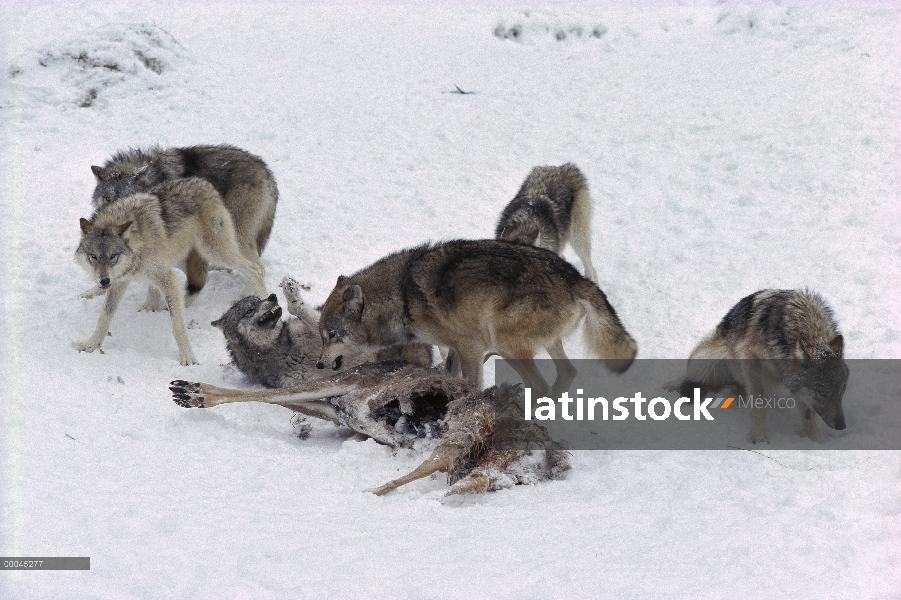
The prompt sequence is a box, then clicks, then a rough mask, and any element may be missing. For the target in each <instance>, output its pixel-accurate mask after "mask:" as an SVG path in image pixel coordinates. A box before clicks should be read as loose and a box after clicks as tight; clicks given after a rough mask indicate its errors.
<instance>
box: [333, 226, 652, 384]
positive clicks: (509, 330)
mask: <svg viewBox="0 0 901 600" xmlns="http://www.w3.org/2000/svg"><path fill="white" fill-rule="evenodd" d="M583 317H584V319H585V333H586V342H587V345H588V348H589V351H590V352H591V353H592V355H594V356H595V357H597V358H601V359H603V360H604V362H605V363H606V364H607V366H608V367H610V368H611V369H612V370H614V371H620V372H621V371H624V370H625V369H627V368H628V367H629V365H630V364H631V363H632V360H633V359H634V357H635V353H636V344H635V340H633V339H632V337H631V336H630V335H629V333H628V332H627V331H626V330H625V329H624V328H623V326H622V323H621V322H620V320H619V317H618V316H617V314H616V311H615V310H614V309H613V307H612V306H611V305H610V303H609V302H608V301H607V297H606V296H605V295H604V293H603V292H602V291H601V290H600V289H598V287H597V285H596V284H594V283H593V282H591V281H589V280H588V279H586V278H584V277H582V276H581V275H580V274H579V272H578V271H576V269H575V267H573V266H572V265H571V264H569V263H568V262H566V261H565V260H563V259H562V258H560V257H559V256H558V255H556V254H554V253H553V252H549V251H547V250H545V249H543V248H536V247H534V246H527V245H525V244H519V243H513V242H506V241H498V240H478V241H467V240H457V241H452V242H446V243H443V244H437V245H429V244H426V245H423V246H419V247H416V248H412V249H408V250H403V251H400V252H397V253H395V254H391V255H389V256H387V257H385V258H383V259H381V260H379V261H377V262H376V263H374V264H373V265H371V266H369V267H367V268H365V269H363V270H361V271H359V272H358V273H356V274H355V275H353V276H351V277H344V276H341V277H339V278H338V282H337V284H336V286H335V289H334V290H333V291H332V293H331V295H329V297H328V299H327V300H326V301H325V304H324V305H323V307H322V316H321V318H320V320H319V332H320V334H321V335H322V342H323V346H322V354H321V356H320V359H319V362H318V363H317V365H316V366H317V367H319V368H325V367H326V366H331V367H332V368H333V369H337V368H340V366H341V364H342V361H343V360H346V359H348V358H351V357H353V356H355V355H357V354H359V353H361V352H365V351H371V350H374V349H378V348H382V347H385V346H390V345H395V344H401V343H411V342H421V343H426V344H437V345H439V346H447V347H450V348H452V349H454V350H455V351H456V352H457V354H458V355H459V357H460V359H461V367H462V373H463V376H464V377H466V378H467V379H469V380H470V381H471V382H473V383H474V384H475V385H476V387H477V388H478V389H481V388H482V363H483V362H484V358H485V356H486V355H487V354H488V353H496V354H499V355H500V356H502V357H503V358H509V359H523V361H522V362H520V363H519V365H520V366H519V367H518V369H522V371H520V374H521V375H522V376H523V379H524V381H525V382H526V384H527V385H531V386H532V387H533V388H535V389H536V390H538V391H540V392H541V394H542V395H546V394H547V393H549V392H550V389H549V388H548V386H547V383H545V381H544V379H543V378H542V377H541V374H540V373H539V371H538V369H537V367H536V366H535V364H534V362H533V361H532V358H533V357H534V356H535V353H536V352H538V351H539V350H540V349H546V350H547V351H548V353H549V354H550V355H551V358H552V359H553V360H554V362H555V366H556V368H557V381H556V382H555V384H554V389H557V388H558V387H560V385H561V384H565V385H568V383H569V381H571V380H572V378H573V377H574V376H575V373H576V370H575V367H574V366H573V365H572V363H571V362H570V361H569V359H568V358H567V356H566V354H565V352H564V350H563V342H562V338H563V337H564V336H565V335H568V334H569V333H571V332H573V331H574V330H575V329H576V327H577V326H578V325H579V323H580V322H581V321H582V319H583Z"/></svg>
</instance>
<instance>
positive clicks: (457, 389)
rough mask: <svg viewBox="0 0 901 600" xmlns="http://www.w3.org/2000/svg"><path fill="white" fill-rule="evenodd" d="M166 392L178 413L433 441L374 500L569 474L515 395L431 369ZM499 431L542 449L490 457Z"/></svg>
mask: <svg viewBox="0 0 901 600" xmlns="http://www.w3.org/2000/svg"><path fill="white" fill-rule="evenodd" d="M169 389H170V390H171V391H172V399H173V401H174V402H175V403H176V404H178V405H179V406H182V407H184V408H212V407H214V406H218V405H220V404H225V403H230V402H265V403H269V404H276V405H279V406H284V407H286V408H289V409H291V410H293V411H296V412H299V413H301V414H304V415H309V416H313V417H317V418H322V419H327V420H330V421H332V422H334V423H335V424H338V425H342V426H346V427H350V428H351V429H353V430H354V431H356V432H358V433H362V434H364V435H367V436H369V437H371V438H373V439H374V440H376V441H378V442H380V443H383V444H387V445H389V446H391V447H394V448H399V447H400V448H409V447H414V444H417V442H420V441H421V440H423V439H424V438H427V439H432V440H437V444H436V445H435V446H434V449H433V451H432V453H431V455H430V456H429V458H427V459H426V460H425V461H424V462H423V463H422V464H421V465H420V466H419V467H417V468H416V469H414V470H413V471H412V472H411V473H409V474H408V475H405V476H403V477H400V478H398V479H395V480H394V481H392V482H390V483H387V484H385V485H383V486H381V487H379V488H376V489H374V490H372V491H373V493H375V494H376V495H382V494H385V493H387V492H390V491H391V490H394V489H396V488H398V487H400V486H402V485H405V484H407V483H410V482H412V481H415V480H416V479H421V478H423V477H427V476H429V475H431V474H433V473H435V472H438V471H441V472H444V473H447V480H448V484H449V485H451V487H450V489H449V490H448V492H447V494H446V495H448V496H450V495H453V494H469V493H484V492H487V491H492V490H497V489H502V488H507V487H511V486H513V485H518V484H532V483H537V482H540V481H547V480H554V479H562V478H563V477H564V476H565V474H566V472H567V471H568V470H569V468H570V464H569V454H568V453H567V452H566V451H565V450H563V449H562V448H561V447H560V446H559V445H558V444H556V443H554V442H553V440H551V439H550V437H549V436H548V435H547V431H546V430H545V429H544V428H543V427H537V426H535V424H534V423H532V422H526V421H523V419H522V409H521V406H522V400H521V397H522V391H521V390H518V389H517V388H515V387H513V386H502V387H492V388H490V389H488V390H485V391H479V390H476V389H475V388H474V387H473V385H472V384H471V383H469V382H468V381H466V380H464V379H459V378H456V377H452V376H451V375H449V374H448V373H446V372H445V371H443V370H441V369H437V368H432V369H426V368H422V367H417V366H415V365H410V364H403V363H397V362H379V363H366V364H364V365H360V366H357V367H355V368H352V369H348V370H346V371H343V372H341V373H338V374H331V373H330V374H329V375H328V376H325V377H323V378H320V379H314V380H309V381H303V382H300V383H298V384H297V385H296V386H292V387H289V388H282V389H277V390H272V389H264V390H233V389H226V388H220V387H216V386H213V385H210V384H207V383H201V382H188V381H183V380H176V381H173V382H171V384H170V387H169ZM502 428H506V429H507V431H508V432H509V431H511V430H512V431H515V432H516V433H517V434H519V435H521V436H522V437H523V438H524V439H528V440H532V441H534V442H535V447H537V448H544V449H543V450H538V449H533V450H503V449H497V448H496V447H495V445H494V440H495V436H494V433H495V432H496V431H498V430H501V429H502ZM416 447H418V446H416Z"/></svg>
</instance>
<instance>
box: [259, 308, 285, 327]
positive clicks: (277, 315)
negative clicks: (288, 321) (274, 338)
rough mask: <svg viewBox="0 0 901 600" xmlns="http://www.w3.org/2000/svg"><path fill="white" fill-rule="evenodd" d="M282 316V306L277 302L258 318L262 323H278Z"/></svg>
mask: <svg viewBox="0 0 901 600" xmlns="http://www.w3.org/2000/svg"><path fill="white" fill-rule="evenodd" d="M281 318H282V307H281V306H279V305H278V304H276V305H275V306H273V307H272V308H270V309H269V310H267V311H266V312H264V313H263V314H262V315H261V316H260V318H259V319H257V323H258V324H260V325H266V324H272V325H275V324H276V323H278V320H279V319H281Z"/></svg>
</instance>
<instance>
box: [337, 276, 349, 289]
mask: <svg viewBox="0 0 901 600" xmlns="http://www.w3.org/2000/svg"><path fill="white" fill-rule="evenodd" d="M348 279H349V277H345V276H344V275H338V283H336V284H335V287H339V286H342V285H344V284H345V282H347V280H348Z"/></svg>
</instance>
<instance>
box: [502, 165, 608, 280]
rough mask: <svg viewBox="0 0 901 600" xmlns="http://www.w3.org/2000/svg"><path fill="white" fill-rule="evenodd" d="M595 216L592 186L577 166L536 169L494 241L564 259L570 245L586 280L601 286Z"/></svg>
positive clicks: (504, 214) (505, 215) (506, 213)
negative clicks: (594, 251)
mask: <svg viewBox="0 0 901 600" xmlns="http://www.w3.org/2000/svg"><path fill="white" fill-rule="evenodd" d="M591 212H592V203H591V196H590V195H589V194H588V183H587V182H586V181H585V177H584V176H583V175H582V173H581V171H579V169H578V168H577V167H576V166H575V165H574V164H572V163H566V164H565V165H562V166H559V167H535V168H534V169H532V172H531V173H529V176H528V177H526V180H525V181H524V182H523V184H522V187H521V188H519V192H517V193H516V197H515V198H513V200H511V201H510V203H509V204H508V205H507V206H506V207H505V208H504V210H503V212H502V213H501V216H500V219H499V220H498V222H497V227H496V228H495V236H494V237H495V238H496V239H499V240H507V241H510V242H521V243H524V244H532V245H535V246H538V247H539V248H546V249H548V250H550V251H551V252H556V253H557V254H560V255H561V256H562V255H563V249H564V247H565V246H566V244H567V243H569V244H572V247H573V250H575V252H576V254H577V255H578V257H579V258H580V259H581V260H582V264H583V265H584V266H585V277H587V278H588V279H590V280H592V281H594V282H595V283H597V281H598V274H597V272H596V271H595V270H594V266H592V264H591Z"/></svg>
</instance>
